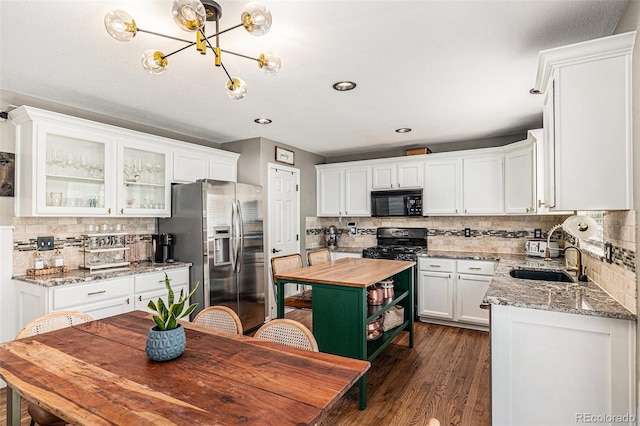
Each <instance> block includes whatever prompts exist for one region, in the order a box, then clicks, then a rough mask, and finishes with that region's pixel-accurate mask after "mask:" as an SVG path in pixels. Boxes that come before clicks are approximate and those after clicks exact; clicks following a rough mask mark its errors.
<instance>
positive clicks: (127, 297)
mask: <svg viewBox="0 0 640 426" xmlns="http://www.w3.org/2000/svg"><path fill="white" fill-rule="evenodd" d="M128 304H129V298H128V297H127V305H128Z"/></svg>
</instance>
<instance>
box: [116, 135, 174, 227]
mask: <svg viewBox="0 0 640 426" xmlns="http://www.w3.org/2000/svg"><path fill="white" fill-rule="evenodd" d="M170 154H171V150H170V149H169V148H163V147H162V146H159V145H158V144H152V143H150V142H143V141H140V140H135V141H134V140H119V141H118V170H119V172H118V189H119V191H118V214H123V215H127V216H171V176H170V173H168V172H167V171H168V170H169V164H170V163H169V157H170Z"/></svg>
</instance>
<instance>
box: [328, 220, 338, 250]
mask: <svg viewBox="0 0 640 426" xmlns="http://www.w3.org/2000/svg"><path fill="white" fill-rule="evenodd" d="M327 247H329V250H335V249H336V247H338V229H337V228H336V227H335V226H333V225H331V226H330V227H329V229H328V230H327Z"/></svg>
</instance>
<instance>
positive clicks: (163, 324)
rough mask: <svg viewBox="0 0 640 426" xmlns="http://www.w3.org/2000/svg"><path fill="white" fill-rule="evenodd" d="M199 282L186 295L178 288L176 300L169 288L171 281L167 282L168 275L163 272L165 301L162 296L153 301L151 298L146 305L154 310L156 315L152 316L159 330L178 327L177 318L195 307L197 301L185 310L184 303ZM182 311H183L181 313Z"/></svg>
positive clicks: (184, 315)
mask: <svg viewBox="0 0 640 426" xmlns="http://www.w3.org/2000/svg"><path fill="white" fill-rule="evenodd" d="M198 284H199V282H197V283H196V285H195V286H193V290H191V293H189V294H188V295H185V294H184V289H182V290H180V297H179V298H178V300H177V301H176V300H175V294H174V293H173V290H172V289H171V283H170V282H169V277H168V276H167V274H166V273H165V274H164V285H165V287H166V288H167V292H168V295H167V303H165V302H164V300H162V297H159V298H158V302H157V304H156V303H153V300H149V304H148V305H147V307H148V308H149V309H151V310H153V311H156V312H157V313H158V315H154V316H153V321H154V322H155V323H156V325H157V326H158V328H159V329H160V330H163V331H166V330H173V329H174V328H176V327H178V320H179V319H180V318H182V317H186V316H187V315H189V314H190V313H191V312H193V310H194V309H195V308H196V305H197V303H194V304H193V305H190V306H189V307H188V308H187V309H186V311H185V309H184V308H185V304H186V303H187V300H188V299H189V298H190V297H191V296H192V295H193V293H194V292H195V291H196V289H197V288H198ZM183 311H184V313H183Z"/></svg>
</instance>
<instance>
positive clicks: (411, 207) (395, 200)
mask: <svg viewBox="0 0 640 426" xmlns="http://www.w3.org/2000/svg"><path fill="white" fill-rule="evenodd" d="M371 216H373V217H388V216H422V190H421V189H413V190H403V191H397V190H394V191H371Z"/></svg>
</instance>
